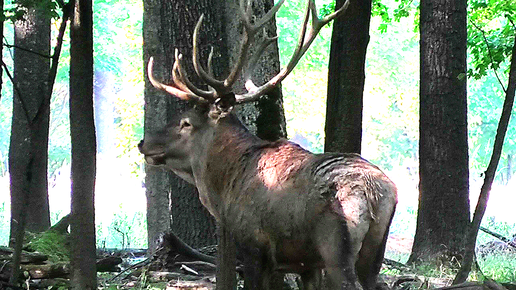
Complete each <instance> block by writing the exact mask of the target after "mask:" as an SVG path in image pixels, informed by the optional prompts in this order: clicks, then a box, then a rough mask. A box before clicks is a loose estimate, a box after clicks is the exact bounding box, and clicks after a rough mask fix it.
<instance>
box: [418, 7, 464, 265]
mask: <svg viewBox="0 0 516 290" xmlns="http://www.w3.org/2000/svg"><path fill="white" fill-rule="evenodd" d="M420 7H421V22H420V32H421V46H420V49H421V54H420V60H421V68H420V74H421V75H420V78H421V85H420V127H419V131H420V141H419V156H420V157H419V158H420V189H419V190H420V195H419V211H418V218H417V228H416V235H415V240H414V246H413V249H412V254H411V256H410V259H409V262H413V263H429V264H433V265H435V264H436V263H437V264H440V263H442V264H445V265H450V264H449V263H450V262H451V261H453V259H454V258H455V259H457V261H459V262H460V261H461V259H462V257H463V255H464V247H465V237H466V234H467V229H468V225H469V197H468V194H469V193H468V190H469V183H468V178H469V170H468V139H467V99H466V75H465V74H466V0H458V1H456V0H446V1H439V2H435V1H431V0H424V1H421V6H420ZM454 266H456V265H454Z"/></svg>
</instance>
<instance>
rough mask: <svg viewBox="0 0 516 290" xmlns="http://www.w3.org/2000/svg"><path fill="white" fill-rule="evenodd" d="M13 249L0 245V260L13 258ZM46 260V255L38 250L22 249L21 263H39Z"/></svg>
mask: <svg viewBox="0 0 516 290" xmlns="http://www.w3.org/2000/svg"><path fill="white" fill-rule="evenodd" d="M13 253H14V249H12V248H9V247H5V246H0V261H11V260H12V258H13ZM46 260H48V256H47V255H44V254H41V253H38V252H27V251H22V254H21V263H22V264H41V263H43V262H45V261H46Z"/></svg>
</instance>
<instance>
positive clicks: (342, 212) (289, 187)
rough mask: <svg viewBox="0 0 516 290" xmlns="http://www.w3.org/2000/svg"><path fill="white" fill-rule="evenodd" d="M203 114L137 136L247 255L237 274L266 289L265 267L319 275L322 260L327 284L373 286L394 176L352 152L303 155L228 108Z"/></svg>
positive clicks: (390, 208) (393, 201)
mask: <svg viewBox="0 0 516 290" xmlns="http://www.w3.org/2000/svg"><path fill="white" fill-rule="evenodd" d="M208 115H209V111H208V110H206V109H202V108H194V109H192V110H191V111H189V112H187V113H186V114H185V115H184V116H182V117H181V118H180V119H176V120H174V121H172V122H171V123H170V124H169V126H168V127H167V128H166V130H164V131H162V132H160V133H158V134H155V135H152V134H149V135H148V137H147V136H146V139H145V140H144V141H143V142H142V143H141V144H140V150H141V151H142V153H144V154H145V155H146V160H147V162H148V163H150V164H155V165H166V166H167V167H168V168H169V169H171V170H172V171H174V172H176V174H178V175H179V176H181V177H183V178H184V179H185V180H187V181H189V182H191V183H193V184H194V185H195V186H196V187H197V188H198V190H199V197H200V200H201V202H202V203H203V205H204V206H205V207H206V208H207V209H208V210H209V211H210V213H211V214H212V215H213V216H214V217H215V218H216V219H217V221H218V222H219V223H221V224H223V225H224V226H226V227H227V228H228V229H229V230H230V231H231V232H232V233H233V236H234V237H235V240H236V242H237V244H238V245H239V248H240V249H241V251H243V253H245V254H244V256H245V257H247V258H248V260H249V261H245V260H244V265H245V267H246V268H250V269H248V271H245V272H246V276H249V277H253V276H256V279H255V280H259V281H254V282H250V283H253V284H256V285H258V286H257V288H256V289H262V288H265V287H266V285H267V281H268V277H269V276H270V274H271V273H272V272H273V271H282V272H296V273H299V274H301V275H302V277H305V278H303V279H304V281H305V284H308V285H310V284H319V283H320V282H318V281H320V277H319V275H320V274H319V273H320V269H322V268H326V269H327V270H328V272H329V276H330V283H332V284H335V285H346V286H348V287H360V286H358V284H357V278H356V277H358V280H359V281H360V284H361V285H362V287H364V288H367V289H373V288H374V285H375V284H376V276H377V274H378V271H379V269H380V266H381V262H382V258H383V252H384V247H385V240H386V236H387V234H388V227H389V224H390V221H391V218H392V215H393V213H394V208H395V205H396V202H397V199H396V198H397V197H396V188H395V186H394V184H393V183H392V182H391V181H390V180H389V179H388V178H387V177H386V176H385V175H384V174H383V173H382V172H381V171H380V170H379V169H378V168H377V167H376V166H374V165H372V164H370V163H369V162H367V161H366V160H364V159H362V158H361V157H360V156H358V155H356V154H312V153H310V152H309V151H306V150H304V149H302V148H301V147H300V146H299V145H297V144H295V143H292V142H289V141H286V140H279V141H276V142H267V141H263V140H261V139H259V138H258V137H256V136H254V135H252V134H251V133H249V132H248V131H247V129H246V128H245V127H244V126H243V125H242V124H241V123H240V121H239V120H238V119H237V117H236V116H235V115H233V114H228V115H226V116H223V117H221V118H216V119H211V118H209V117H208ZM172 140H173V142H171V141H172ZM185 149H188V153H187V156H186V157H187V158H185V155H184V154H185V153H182V151H183V150H185ZM179 164H180V166H178V165H179ZM257 269H258V270H257ZM249 272H252V273H249ZM357 275H358V276H357ZM307 277H312V279H311V280H310V279H309V278H307ZM314 277H315V278H314ZM250 279H251V278H250ZM251 280H252V279H251ZM335 287H337V286H335ZM314 288H316V289H317V288H318V286H314Z"/></svg>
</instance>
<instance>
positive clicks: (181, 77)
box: [172, 48, 215, 101]
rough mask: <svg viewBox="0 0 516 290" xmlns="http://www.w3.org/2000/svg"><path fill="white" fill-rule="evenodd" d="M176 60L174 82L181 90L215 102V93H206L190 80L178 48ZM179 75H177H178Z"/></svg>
mask: <svg viewBox="0 0 516 290" xmlns="http://www.w3.org/2000/svg"><path fill="white" fill-rule="evenodd" d="M175 59H176V61H175V62H174V66H173V70H172V80H173V81H174V84H175V85H176V86H178V87H179V88H180V89H181V90H183V91H187V92H191V93H193V94H195V95H197V96H199V97H201V98H204V99H206V100H208V101H210V100H211V101H214V100H215V93H214V92H212V91H205V90H202V89H200V88H198V87H196V86H195V85H194V84H193V83H192V82H191V81H190V79H189V78H188V74H187V73H186V71H185V70H184V68H183V66H182V64H181V61H182V60H183V55H182V54H180V53H179V50H178V49H177V48H176V50H175ZM176 72H177V73H179V74H177V73H176Z"/></svg>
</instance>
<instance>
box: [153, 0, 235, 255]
mask: <svg viewBox="0 0 516 290" xmlns="http://www.w3.org/2000/svg"><path fill="white" fill-rule="evenodd" d="M193 8H195V9H193ZM221 11H222V10H221V7H220V4H219V1H209V0H189V1H179V0H174V1H164V0H146V1H144V19H143V30H144V35H143V36H144V43H145V45H144V60H145V61H144V62H145V66H146V65H147V62H148V59H149V58H150V57H151V56H153V57H154V58H155V59H156V61H155V65H154V74H155V75H156V76H158V77H159V78H160V79H162V80H163V81H164V82H167V81H168V80H170V79H171V75H170V73H171V71H172V64H173V62H174V50H175V49H176V48H177V49H179V51H180V52H181V53H182V54H183V55H184V60H185V61H184V62H183V63H184V65H185V66H186V69H187V72H188V73H189V74H188V75H189V76H191V78H192V81H193V82H194V83H197V84H198V80H197V79H196V78H195V77H194V76H195V73H193V66H192V63H191V59H192V57H191V55H192V34H193V30H194V27H195V24H196V23H197V20H198V19H199V17H200V16H201V14H203V13H204V16H205V20H204V22H203V27H202V29H201V36H200V42H201V46H200V48H201V49H200V53H201V57H202V59H204V60H206V59H207V55H208V52H209V50H210V47H211V46H213V47H214V49H215V52H216V54H215V55H216V56H219V55H220V56H221V57H218V58H216V59H215V61H214V71H215V74H216V75H220V74H221V72H222V71H226V70H227V69H226V67H227V58H225V57H226V54H225V53H224V52H225V48H224V47H225V46H224V45H223V44H224V43H223V41H222V37H221V34H222V23H223V22H222V19H221V15H222V13H221ZM145 80H146V82H145V125H144V131H145V132H152V131H156V130H159V129H161V128H163V127H165V125H166V124H167V123H168V121H169V120H170V118H171V116H173V115H175V114H180V113H181V112H183V111H185V110H186V109H188V105H187V104H186V102H184V101H180V100H179V99H177V98H174V97H172V96H170V95H168V94H166V93H163V92H160V91H158V90H157V89H155V88H154V87H152V85H151V84H150V83H149V82H148V81H147V80H148V78H147V76H146V77H145ZM146 174H147V175H146V178H145V185H146V189H147V222H148V235H149V237H148V239H149V248H150V249H154V247H155V244H154V241H155V239H156V238H157V237H158V235H159V234H160V233H163V232H167V231H169V230H170V229H172V230H173V231H174V233H176V234H177V235H178V237H179V238H181V239H182V240H183V241H185V242H186V243H187V244H189V245H191V246H193V247H200V246H205V245H208V244H216V235H215V233H216V227H215V222H214V219H213V218H212V217H211V215H210V214H209V213H208V211H207V210H206V209H204V207H203V206H202V204H201V203H200V201H199V197H198V194H197V192H196V190H195V188H194V187H193V186H192V185H190V184H188V183H186V182H185V181H183V180H181V179H180V178H179V177H177V176H175V175H174V174H173V173H171V172H168V171H165V170H162V169H159V168H151V167H149V166H148V167H147V168H146ZM167 205H168V206H169V207H168V208H167ZM169 211H170V212H169Z"/></svg>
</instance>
